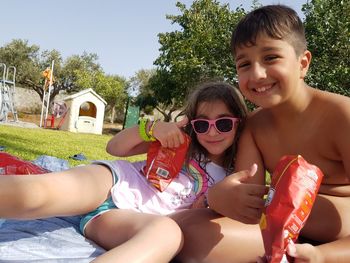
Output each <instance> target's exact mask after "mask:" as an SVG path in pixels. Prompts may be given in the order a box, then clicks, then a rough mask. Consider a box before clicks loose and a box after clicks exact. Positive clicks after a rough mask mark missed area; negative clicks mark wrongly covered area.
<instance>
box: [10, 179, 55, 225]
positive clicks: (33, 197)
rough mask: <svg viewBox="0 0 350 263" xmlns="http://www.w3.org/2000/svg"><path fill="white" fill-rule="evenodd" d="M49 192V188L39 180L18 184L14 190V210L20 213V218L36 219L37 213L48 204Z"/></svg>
mask: <svg viewBox="0 0 350 263" xmlns="http://www.w3.org/2000/svg"><path fill="white" fill-rule="evenodd" d="M48 191H49V190H48V188H47V186H46V185H45V184H43V183H42V182H40V181H39V180H31V181H27V182H25V183H22V182H20V183H18V184H17V185H15V186H14V188H13V192H14V196H13V200H12V202H11V203H12V204H13V209H14V210H16V211H18V214H19V217H23V218H35V217H36V216H37V215H36V213H37V211H39V210H40V209H41V208H42V207H45V205H46V204H47V202H48V193H47V192H48ZM38 216H39V215H38Z"/></svg>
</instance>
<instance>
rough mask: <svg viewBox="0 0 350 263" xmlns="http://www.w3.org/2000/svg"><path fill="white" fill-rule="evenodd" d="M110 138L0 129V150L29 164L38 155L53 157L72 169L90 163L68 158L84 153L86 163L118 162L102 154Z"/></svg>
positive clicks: (37, 130) (56, 132) (133, 159)
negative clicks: (0, 148)
mask: <svg viewBox="0 0 350 263" xmlns="http://www.w3.org/2000/svg"><path fill="white" fill-rule="evenodd" d="M111 138H112V135H95V134H83V133H72V132H67V131H58V130H48V129H31V128H20V127H14V126H6V125H0V146H5V147H6V149H5V152H7V153H9V154H13V155H15V156H17V157H19V158H21V159H24V160H29V161H32V160H35V159H36V158H38V157H39V156H40V155H50V156H55V157H57V158H60V159H66V160H68V161H69V163H70V165H71V166H76V165H78V164H86V163H89V161H75V160H73V159H70V158H69V156H72V155H74V154H78V153H83V154H84V155H85V156H86V157H87V159H88V160H114V159H117V158H116V157H114V156H111V155H109V154H108V153H107V152H106V150H105V149H106V145H107V142H108V141H109V140H110V139H111ZM144 158H145V155H138V156H132V157H128V158H126V159H128V160H130V161H137V160H141V159H144ZM124 159H125V158H124Z"/></svg>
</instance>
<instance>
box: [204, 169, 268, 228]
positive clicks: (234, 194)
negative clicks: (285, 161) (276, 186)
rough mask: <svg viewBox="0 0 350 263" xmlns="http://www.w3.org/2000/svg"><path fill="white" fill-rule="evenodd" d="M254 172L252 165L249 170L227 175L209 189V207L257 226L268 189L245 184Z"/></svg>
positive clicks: (262, 186) (257, 185) (263, 186)
mask: <svg viewBox="0 0 350 263" xmlns="http://www.w3.org/2000/svg"><path fill="white" fill-rule="evenodd" d="M256 171H257V165H256V164H254V165H252V167H251V168H250V169H249V170H244V171H240V172H237V173H234V174H232V175H229V176H227V177H226V178H225V179H224V180H222V181H221V182H219V183H217V184H216V185H214V186H213V187H211V188H210V190H209V193H208V202H209V207H210V208H211V209H213V210H215V211H216V212H218V213H220V214H222V215H224V216H227V217H230V218H233V219H235V220H238V221H241V222H243V223H246V224H257V223H258V222H259V220H260V217H261V213H262V210H263V208H264V205H265V201H264V199H263V197H264V195H265V194H267V192H268V187H267V186H265V185H259V184H248V183H246V182H245V181H246V180H247V179H249V178H250V177H252V176H254V174H255V173H256Z"/></svg>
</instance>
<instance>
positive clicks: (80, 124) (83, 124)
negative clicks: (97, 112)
mask: <svg viewBox="0 0 350 263" xmlns="http://www.w3.org/2000/svg"><path fill="white" fill-rule="evenodd" d="M95 124H96V119H95V118H92V117H88V116H80V117H79V118H78V120H77V122H76V127H75V128H76V129H77V132H85V133H94V131H95Z"/></svg>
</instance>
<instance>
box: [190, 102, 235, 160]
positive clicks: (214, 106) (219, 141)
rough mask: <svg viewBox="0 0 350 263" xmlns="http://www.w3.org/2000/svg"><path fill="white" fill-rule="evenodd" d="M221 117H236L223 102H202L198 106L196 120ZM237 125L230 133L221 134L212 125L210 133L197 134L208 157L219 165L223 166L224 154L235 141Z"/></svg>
mask: <svg viewBox="0 0 350 263" xmlns="http://www.w3.org/2000/svg"><path fill="white" fill-rule="evenodd" d="M221 117H235V116H233V114H232V113H231V112H230V111H229V109H228V108H227V107H226V105H225V104H224V103H223V102H221V101H213V102H201V103H199V105H198V108H197V112H196V119H207V120H215V119H218V118H221ZM237 125H238V124H237V123H235V124H234V126H233V129H232V130H231V131H229V132H224V133H220V132H219V131H217V130H216V128H215V127H214V126H213V125H211V126H210V127H209V130H208V132H206V133H203V134H198V133H197V134H196V136H197V139H198V142H199V143H200V144H201V145H202V146H203V147H204V148H205V149H206V150H207V151H208V157H209V159H210V160H211V161H213V162H214V163H216V164H218V165H222V160H223V158H222V157H223V154H224V152H225V150H226V149H227V148H229V147H230V146H231V145H232V144H233V141H234V138H235V134H236V129H237Z"/></svg>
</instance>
